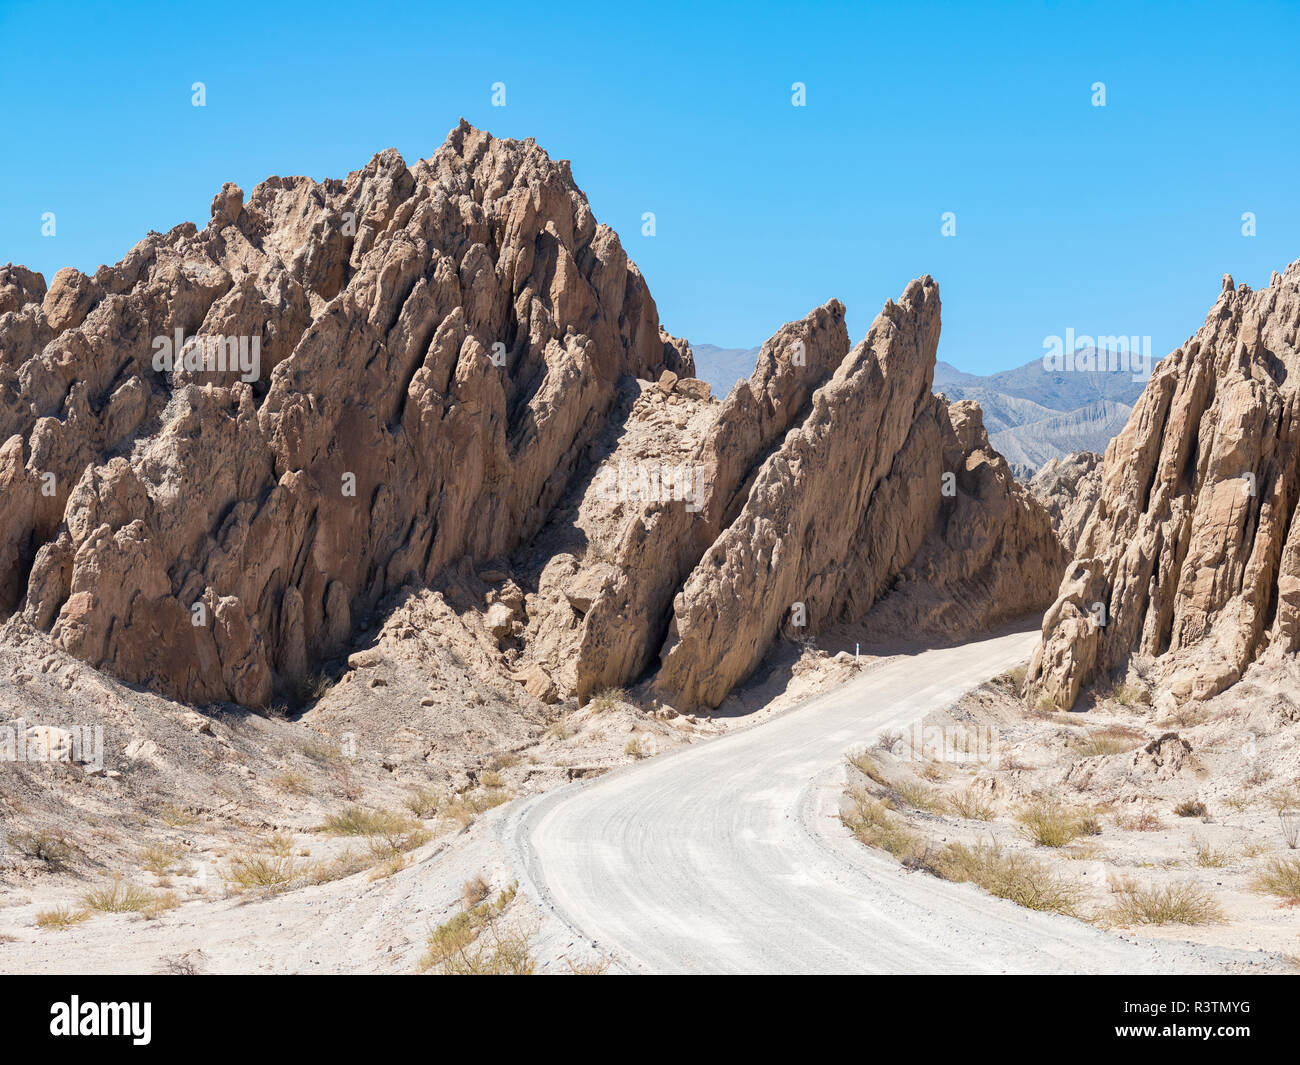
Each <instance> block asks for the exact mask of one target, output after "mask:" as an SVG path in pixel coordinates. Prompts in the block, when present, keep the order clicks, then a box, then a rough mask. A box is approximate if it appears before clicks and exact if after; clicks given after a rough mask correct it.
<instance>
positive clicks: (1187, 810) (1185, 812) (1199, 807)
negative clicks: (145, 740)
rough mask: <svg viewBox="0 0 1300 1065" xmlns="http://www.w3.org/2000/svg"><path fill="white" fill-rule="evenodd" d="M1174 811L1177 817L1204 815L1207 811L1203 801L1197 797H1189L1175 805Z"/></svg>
mask: <svg viewBox="0 0 1300 1065" xmlns="http://www.w3.org/2000/svg"><path fill="white" fill-rule="evenodd" d="M1174 813H1176V814H1177V815H1178V816H1179V817H1204V816H1205V815H1206V814H1207V813H1209V811H1208V810H1207V809H1206V808H1205V803H1203V802H1201V801H1200V800H1199V799H1189V800H1188V801H1187V802H1180V803H1179V804H1178V805H1177V806H1175V807H1174Z"/></svg>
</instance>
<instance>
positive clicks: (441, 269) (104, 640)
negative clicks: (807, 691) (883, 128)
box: [0, 123, 1065, 707]
mask: <svg viewBox="0 0 1300 1065" xmlns="http://www.w3.org/2000/svg"><path fill="white" fill-rule="evenodd" d="M195 338H197V339H195ZM938 339H939V293H938V287H937V286H936V285H935V283H934V282H933V281H932V280H931V279H930V278H928V277H926V278H923V279H921V280H918V281H914V282H912V283H911V284H910V285H909V286H908V287H907V290H906V291H905V292H904V294H903V296H902V298H901V299H900V301H899V302H898V303H897V304H895V303H894V302H892V301H890V302H888V303H886V305H885V308H884V310H883V311H882V313H881V314H880V315H879V317H877V319H876V321H875V323H874V324H873V325H872V327H871V330H870V332H869V333H868V335H867V337H866V339H864V340H863V341H862V342H861V343H859V344H858V345H857V346H856V347H854V348H853V349H852V350H850V347H849V339H848V334H847V331H846V329H845V324H844V307H843V306H842V305H841V304H840V303H839V302H838V301H835V300H832V301H830V302H828V303H826V304H825V305H824V306H822V307H818V308H816V309H815V310H813V311H812V312H811V313H810V314H809V315H808V316H807V317H805V318H803V319H802V320H800V321H797V322H791V323H789V324H788V325H786V326H784V327H782V329H780V330H779V331H778V332H777V334H776V335H775V336H773V337H772V339H771V340H769V341H768V342H767V343H766V344H764V345H763V347H762V349H761V350H760V353H759V356H758V360H757V365H756V367H755V370H754V373H753V374H752V376H751V377H750V378H749V380H748V381H743V382H740V383H739V384H737V385H736V387H735V388H733V390H732V391H731V393H730V394H729V395H728V396H726V397H725V398H724V399H723V400H722V401H721V402H718V401H716V400H714V399H713V398H712V397H711V395H710V390H709V388H708V386H707V385H706V384H704V383H703V382H701V381H698V380H696V379H695V378H694V376H693V374H694V365H693V361H692V358H691V354H690V349H689V348H688V347H687V345H686V344H685V343H684V342H682V341H679V340H676V339H674V338H673V337H671V336H669V335H668V334H667V333H665V332H664V331H663V330H662V329H661V328H660V325H659V321H658V315H657V311H656V308H655V304H654V301H653V300H652V299H651V298H650V294H649V292H648V291H647V289H646V286H645V284H644V282H643V281H642V279H641V276H640V274H639V273H638V272H637V269H636V267H635V266H634V265H633V264H632V263H631V262H629V260H628V258H627V256H626V254H625V253H624V251H623V249H622V248H621V246H620V245H619V242H618V238H617V237H616V236H615V235H614V233H613V232H612V231H611V230H609V229H608V228H606V227H604V226H601V225H598V224H597V223H596V221H595V219H594V218H593V217H592V214H591V210H590V208H589V207H588V205H587V201H586V199H585V198H584V197H583V195H582V193H581V192H580V191H579V190H578V189H577V187H576V186H575V185H574V183H573V180H572V178H571V176H570V173H569V169H568V164H567V163H564V162H554V161H552V160H551V159H549V158H548V157H547V156H546V154H545V153H544V152H542V151H541V150H540V149H539V148H537V147H536V146H535V145H534V144H533V143H532V142H531V141H529V142H523V143H521V142H517V141H501V140H497V139H495V138H493V137H491V136H489V135H487V134H485V133H482V132H480V131H478V130H475V129H473V128H471V127H470V126H468V125H467V124H464V123H462V124H461V125H460V126H459V127H458V128H457V129H456V130H454V131H453V132H452V133H451V135H450V136H449V138H448V140H447V142H446V143H445V144H444V145H443V146H442V147H441V148H440V149H439V150H438V151H437V152H436V153H435V154H434V155H433V157H432V158H431V159H429V160H425V161H421V162H419V163H416V164H415V165H414V166H412V167H409V168H408V167H407V166H406V165H405V164H404V163H403V162H402V160H401V159H400V158H399V157H398V156H397V154H396V153H394V152H391V151H389V152H384V153H382V154H381V155H378V156H376V157H375V159H374V160H372V161H371V163H370V165H369V166H368V167H366V169H364V170H362V171H358V172H356V173H354V174H351V175H350V176H349V177H348V178H347V180H346V181H329V182H325V183H323V184H317V183H315V182H312V181H310V180H308V179H305V178H271V179H270V180H268V181H266V182H263V183H262V184H261V185H259V186H258V187H257V188H256V189H254V190H253V192H252V193H251V194H250V195H249V196H248V197H247V198H245V196H244V194H243V192H242V191H241V190H240V189H239V188H237V187H236V186H234V185H229V184H227V185H225V186H223V187H222V189H221V191H220V192H219V193H218V194H217V195H216V196H215V197H214V199H213V201H212V219H211V222H210V223H209V224H208V225H207V227H206V228H204V229H203V230H202V231H200V230H197V229H196V228H195V227H194V226H193V225H184V226H180V227H177V228H176V229H175V230H173V231H172V232H170V233H168V234H165V235H151V236H150V237H149V238H147V239H146V240H145V241H143V242H141V244H140V245H138V246H137V247H136V248H134V249H133V250H132V251H131V253H130V254H129V255H128V256H127V258H126V259H124V260H123V261H122V262H121V263H119V264H118V265H117V266H115V267H111V268H110V267H104V268H102V269H101V270H99V271H98V272H97V273H96V274H95V276H94V277H87V276H85V275H83V274H80V273H78V272H77V271H75V270H62V271H60V272H59V273H58V274H56V275H55V277H54V279H53V281H52V282H51V284H50V285H49V287H48V289H47V288H46V286H45V283H44V281H43V279H42V278H41V277H40V276H39V275H36V274H32V273H31V272H29V271H25V270H22V269H21V268H18V267H5V268H3V270H0V489H2V490H3V492H4V500H5V504H6V505H5V507H4V508H3V511H2V512H0V614H5V613H9V612H12V611H15V610H20V611H21V612H22V614H23V616H24V618H25V619H26V621H27V622H30V623H31V624H33V625H36V626H38V627H40V628H43V629H45V630H46V631H48V632H49V633H50V635H51V636H52V638H53V639H54V641H55V642H56V643H57V644H59V645H60V646H61V647H62V648H64V649H66V650H68V651H70V652H72V653H73V654H75V655H77V656H79V657H80V658H82V659H84V660H85V661H87V662H90V663H92V664H94V665H97V666H102V667H104V668H105V669H108V670H110V671H112V672H114V673H116V674H117V675H119V676H121V677H123V678H124V679H126V680H128V681H132V682H138V683H143V684H148V685H151V686H153V687H155V688H158V689H160V690H162V691H163V692H165V693H167V694H169V695H173V696H176V697H179V698H183V699H186V700H189V701H193V702H206V701H212V700H231V701H235V702H239V703H244V704H247V705H253V706H258V705H265V704H266V703H268V701H270V700H271V699H272V698H273V697H275V696H277V695H280V694H282V693H286V692H292V691H293V690H294V689H295V688H297V687H298V686H299V682H300V681H301V680H302V679H303V678H304V677H305V676H307V675H308V674H310V673H311V672H313V671H314V670H315V669H318V668H320V667H321V665H322V664H323V663H329V662H331V661H337V662H341V661H343V660H344V659H347V660H348V661H349V663H350V664H351V665H352V666H353V668H363V667H365V666H366V662H363V661H362V659H364V658H366V656H367V655H369V654H371V652H367V651H358V652H357V653H355V654H353V655H352V656H351V658H350V659H348V658H347V656H346V654H345V652H346V651H347V650H348V649H349V648H350V645H351V641H352V637H353V629H354V621H353V619H354V618H357V617H358V616H360V615H361V614H370V613H371V612H373V611H374V610H375V609H376V608H382V609H385V610H387V609H389V607H388V606H385V605H384V604H388V603H391V602H393V601H395V600H400V599H401V596H402V594H404V593H403V591H402V590H403V589H406V588H408V587H409V586H412V585H431V586H437V587H438V589H439V594H440V595H443V594H444V593H445V596H444V597H445V601H446V602H447V603H448V604H453V605H448V606H447V608H446V609H447V610H449V611H450V610H453V609H454V610H455V612H456V613H457V615H458V620H457V624H458V625H461V626H462V627H463V628H464V629H465V631H467V632H474V633H477V634H478V635H476V636H475V639H476V641H477V640H479V638H480V637H481V643H482V649H483V653H484V654H487V655H489V656H495V657H494V661H495V662H496V663H497V665H498V666H499V667H500V671H501V676H502V677H505V678H508V679H509V680H513V681H514V682H515V684H517V685H519V686H520V687H521V688H522V689H523V690H524V691H526V692H527V693H528V694H529V695H530V696H532V697H534V698H536V699H538V700H541V701H543V702H554V701H556V700H558V699H560V698H564V697H572V696H576V697H577V698H578V699H580V700H585V699H586V698H588V697H589V696H590V695H591V694H593V693H594V692H597V691H599V690H601V689H603V688H606V687H616V686H622V685H626V684H630V683H633V682H637V681H640V680H642V679H645V678H649V677H653V678H654V686H655V688H656V690H657V692H658V693H659V694H660V695H661V696H662V697H664V698H665V699H668V700H669V701H671V702H672V703H674V704H675V705H678V706H681V707H694V706H697V705H700V704H703V705H708V706H716V705H717V704H718V703H719V702H720V701H721V700H722V699H723V698H725V697H726V695H727V694H728V693H729V692H730V691H731V689H732V688H733V687H734V686H735V685H736V684H737V683H739V682H740V681H742V680H744V679H745V677H747V676H748V674H749V673H750V672H751V671H752V670H753V669H754V667H755V666H756V665H757V664H758V662H759V661H760V660H761V658H762V657H763V655H764V654H765V653H766V652H767V651H768V649H769V647H770V646H771V644H772V642H773V641H774V640H775V639H777V638H778V637H780V636H781V635H782V634H783V633H784V634H785V635H786V636H788V637H798V636H802V635H804V634H807V633H815V632H817V631H818V630H820V629H823V628H825V627H827V626H829V625H833V624H836V623H840V622H846V621H854V622H856V621H861V620H862V619H864V618H866V619H867V620H868V622H869V623H870V624H873V625H875V626H877V627H878V628H880V629H881V630H882V631H885V632H890V633H896V632H900V631H901V632H905V633H906V634H908V635H911V634H914V633H916V632H920V631H930V632H937V633H941V634H944V635H956V634H959V633H962V632H965V631H968V630H971V629H975V628H979V627H983V626H987V625H991V624H996V623H997V622H999V621H1001V620H1004V619H1007V618H1010V617H1013V616H1017V615H1020V614H1023V613H1025V612H1027V611H1029V610H1032V609H1035V608H1039V609H1041V608H1042V607H1043V606H1045V605H1046V603H1047V602H1048V601H1050V598H1051V595H1052V591H1053V589H1054V587H1055V574H1056V573H1057V572H1058V571H1059V569H1060V567H1061V565H1063V564H1064V561H1065V556H1064V554H1063V552H1062V551H1061V549H1060V546H1059V544H1058V543H1057V541H1056V538H1055V536H1054V535H1053V533H1052V529H1051V523H1050V520H1049V518H1048V516H1047V514H1046V512H1045V511H1044V510H1043V509H1042V507H1041V506H1039V505H1038V504H1037V503H1036V502H1035V501H1034V500H1033V499H1032V498H1031V497H1030V496H1029V495H1028V493H1027V492H1026V491H1025V490H1023V489H1022V488H1021V487H1020V486H1019V485H1017V484H1016V483H1015V481H1014V480H1013V479H1012V477H1011V474H1010V471H1009V470H1008V469H1007V466H1006V463H1005V462H1004V461H1003V460H1002V458H1001V456H999V455H998V454H997V453H996V452H994V451H993V450H992V449H991V448H990V447H989V442H988V437H987V435H986V434H985V431H984V427H983V424H982V419H981V417H980V412H979V408H978V407H976V406H975V405H974V404H972V403H958V404H955V405H953V406H951V407H950V406H949V405H948V404H947V403H946V402H945V401H944V400H943V399H941V398H939V397H935V396H934V395H932V394H931V391H930V386H931V382H932V375H933V369H934V363H935V352H936V346H937V344H938ZM359 656H360V657H359ZM367 661H368V660H367Z"/></svg>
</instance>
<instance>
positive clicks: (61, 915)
mask: <svg viewBox="0 0 1300 1065" xmlns="http://www.w3.org/2000/svg"><path fill="white" fill-rule="evenodd" d="M89 919H90V911H89V910H74V909H73V908H72V907H71V906H59V907H58V908H57V909H53V910H42V911H41V912H40V913H38V914H37V915H36V927H37V928H51V929H54V930H55V931H62V930H63V929H65V928H71V927H72V926H73V925H76V924H81V922H82V921H86V920H89Z"/></svg>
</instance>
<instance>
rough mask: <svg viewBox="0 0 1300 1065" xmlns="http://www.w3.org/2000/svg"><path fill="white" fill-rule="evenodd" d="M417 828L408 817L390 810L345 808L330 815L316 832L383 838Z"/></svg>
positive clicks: (359, 807) (357, 807)
mask: <svg viewBox="0 0 1300 1065" xmlns="http://www.w3.org/2000/svg"><path fill="white" fill-rule="evenodd" d="M415 827H417V826H416V825H415V824H414V823H413V822H412V821H411V819H410V818H409V817H406V816H405V815H403V814H399V813H395V812H394V811H392V810H371V809H369V808H367V807H365V806H345V807H344V808H343V810H342V811H340V812H339V813H336V814H331V815H330V816H329V817H327V818H326V819H325V823H324V824H323V825H321V826H320V828H319V830H318V831H321V832H325V833H327V834H329V835H331V836H385V835H389V834H391V833H394V832H409V831H411V830H412V829H414V828H415Z"/></svg>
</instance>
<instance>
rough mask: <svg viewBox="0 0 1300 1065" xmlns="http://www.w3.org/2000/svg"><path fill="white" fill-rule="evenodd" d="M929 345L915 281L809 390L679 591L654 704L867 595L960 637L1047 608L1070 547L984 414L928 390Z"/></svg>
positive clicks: (934, 332)
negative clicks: (1021, 481) (1011, 465)
mask: <svg viewBox="0 0 1300 1065" xmlns="http://www.w3.org/2000/svg"><path fill="white" fill-rule="evenodd" d="M938 340H939V291H938V286H937V285H935V283H934V282H933V281H932V280H931V279H930V278H928V277H926V278H922V279H920V280H918V281H913V282H912V283H911V284H910V285H909V286H908V287H907V290H906V291H905V292H904V293H903V296H902V298H901V299H900V300H899V302H898V303H897V304H895V303H894V302H893V301H890V302H888V303H886V305H885V308H884V310H883V311H882V312H881V313H880V315H879V316H878V317H877V318H876V320H875V322H874V323H873V324H872V326H871V329H870V331H869V332H868V334H867V337H866V339H865V340H863V341H862V342H861V343H860V344H858V345H857V346H856V347H855V348H854V349H853V350H852V351H851V352H849V353H848V354H847V356H846V357H845V358H844V359H843V361H841V362H840V364H839V366H838V367H837V368H836V370H835V372H834V374H833V376H832V377H831V378H830V380H828V381H827V382H826V383H825V384H824V385H822V386H821V387H820V388H818V389H817V391H816V392H815V393H814V394H813V396H812V402H811V410H810V411H809V413H808V415H807V417H806V418H804V419H802V421H801V423H800V424H799V425H798V426H797V427H796V428H793V429H791V430H790V431H789V432H788V433H787V434H786V435H785V438H784V440H783V441H782V442H781V444H780V446H779V447H778V448H776V449H775V450H774V451H773V452H772V454H770V455H769V456H768V457H767V458H766V459H765V460H764V461H763V463H762V465H761V466H760V467H759V468H758V470H757V473H756V474H755V475H754V477H753V481H752V485H751V486H750V487H749V488H748V490H747V492H746V495H745V498H744V500H743V504H742V505H741V506H740V508H739V511H738V513H737V514H736V516H735V518H734V520H731V521H730V522H729V523H728V525H727V527H726V529H725V530H724V531H723V532H722V533H721V535H719V536H718V537H717V539H716V540H715V541H714V543H713V544H712V546H711V547H710V548H709V549H708V551H707V553H705V555H704V556H703V558H702V559H701V561H700V562H699V564H698V565H697V566H696V567H695V569H694V570H693V572H692V573H691V575H690V577H689V578H688V579H687V580H686V582H685V584H684V586H683V588H682V590H681V592H680V593H679V594H678V595H677V597H676V598H675V600H674V603H673V618H672V622H671V625H670V629H669V635H668V639H667V642H666V644H665V646H664V648H663V652H662V666H661V669H660V671H659V673H658V676H657V678H656V681H655V686H656V688H657V689H658V690H659V691H660V692H661V693H663V695H664V696H665V698H667V699H669V700H670V701H673V702H676V703H684V704H693V703H703V704H705V705H707V706H716V705H718V703H719V702H721V700H722V699H723V698H725V696H726V695H727V693H728V692H729V691H730V690H731V688H732V687H733V686H734V685H735V684H736V683H737V682H738V681H739V680H741V679H743V678H744V677H745V676H747V675H748V674H749V672H750V671H751V670H753V668H754V667H755V666H756V665H757V664H758V662H759V661H760V660H761V658H762V657H763V655H764V653H765V652H766V651H767V649H768V646H769V645H770V643H771V641H772V640H773V639H774V638H775V637H776V635H777V634H778V632H779V631H781V630H782V628H783V627H784V629H785V631H786V632H787V633H788V634H790V635H797V634H798V633H799V631H800V629H803V630H804V631H807V632H816V631H818V630H819V629H821V628H824V627H825V626H827V625H830V624H834V623H836V622H841V621H851V620H858V619H861V618H863V617H864V616H866V615H868V612H869V611H872V608H873V607H876V606H877V603H879V604H880V605H879V608H878V611H879V612H878V613H876V620H878V622H879V624H880V625H881V627H882V628H885V629H891V628H892V629H894V630H895V631H903V632H909V633H910V632H916V631H917V630H918V628H922V629H928V630H930V631H935V630H939V631H944V632H947V633H949V634H955V633H956V632H959V631H962V630H965V629H969V628H973V627H979V626H981V625H989V624H994V623H996V622H997V621H1000V620H1003V619H1006V618H1008V617H1014V616H1016V615H1018V614H1022V613H1025V612H1026V611H1028V610H1032V609H1034V608H1035V607H1036V606H1041V604H1043V603H1044V602H1046V600H1047V598H1048V597H1049V596H1050V587H1051V572H1052V565H1053V560H1055V559H1059V558H1062V557H1063V553H1062V552H1061V549H1060V547H1059V545H1058V543H1057V541H1056V539H1055V537H1054V535H1053V533H1052V530H1051V524H1050V521H1049V519H1048V517H1047V515H1046V513H1045V512H1044V511H1043V510H1042V508H1041V507H1040V506H1039V505H1038V504H1037V503H1035V502H1034V501H1033V500H1032V499H1031V498H1030V497H1029V496H1028V494H1027V493H1026V492H1024V491H1023V490H1022V489H1020V487H1019V486H1018V485H1016V484H1015V481H1014V479H1013V478H1012V476H1011V473H1010V471H1009V470H1008V469H1007V465H1006V463H1005V461H1003V460H1002V458H1001V456H999V455H997V454H996V452H993V451H992V450H991V449H990V448H989V445H988V437H987V435H986V434H985V432H984V428H983V425H982V422H981V419H980V416H979V408H978V407H977V406H976V405H975V404H973V403H964V404H957V405H956V406H954V407H953V408H951V409H950V408H948V407H947V405H946V404H945V403H944V401H943V400H941V399H939V398H937V397H935V396H933V395H932V394H931V393H930V385H931V382H932V379H933V372H934V364H935V352H936V348H937V345H938ZM760 369H761V367H760ZM751 383H752V382H751ZM742 387H743V386H742ZM735 395H736V393H735V392H733V393H732V396H733V397H734V396H735ZM887 593H888V594H887ZM882 600H883V602H882Z"/></svg>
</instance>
